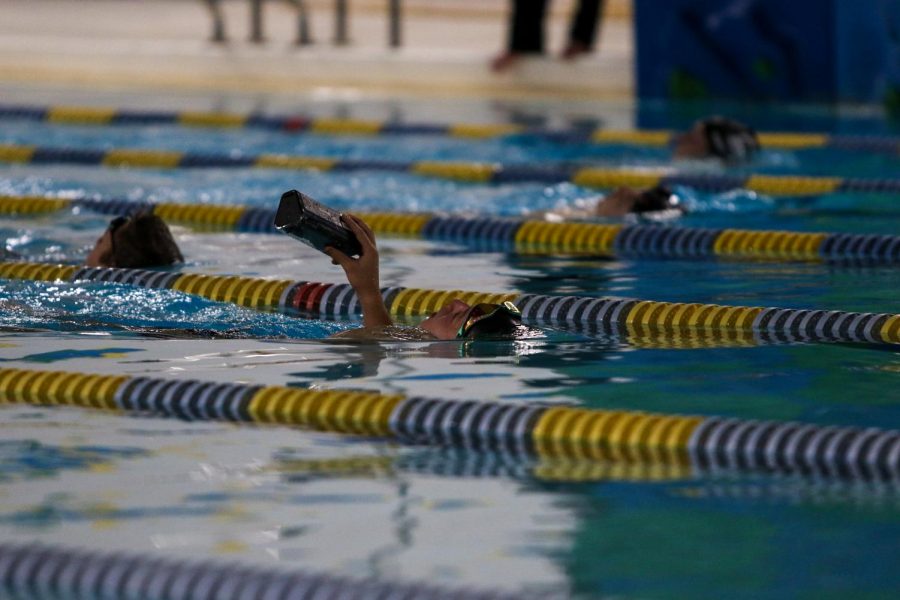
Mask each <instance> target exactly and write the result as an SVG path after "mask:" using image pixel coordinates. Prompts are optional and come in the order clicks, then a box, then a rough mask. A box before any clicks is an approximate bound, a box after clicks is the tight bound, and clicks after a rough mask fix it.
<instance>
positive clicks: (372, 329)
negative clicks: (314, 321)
mask: <svg viewBox="0 0 900 600" xmlns="http://www.w3.org/2000/svg"><path fill="white" fill-rule="evenodd" d="M341 219H342V220H343V222H344V224H346V225H347V227H349V228H350V231H352V232H353V233H354V235H356V239H357V240H359V243H360V246H361V247H362V252H361V253H360V256H359V258H351V257H350V256H347V255H346V254H344V253H343V252H341V251H340V250H338V249H336V248H333V247H331V246H328V247H326V248H325V253H326V254H328V256H330V257H331V261H332V263H333V264H336V265H340V266H341V268H343V269H344V273H345V274H346V275H347V281H348V282H349V283H350V285H351V286H352V287H353V290H354V291H355V292H356V296H357V298H358V299H359V304H360V306H361V307H362V314H363V327H362V329H355V330H350V331H345V332H342V333H339V334H337V335H335V336H332V337H339V338H355V339H370V340H371V339H406V340H434V339H438V340H455V339H469V338H473V337H479V336H487V335H500V336H503V335H506V336H508V335H510V334H512V333H514V332H515V330H516V326H517V325H518V324H519V322H520V321H521V319H522V315H521V313H520V312H519V310H518V309H517V308H516V307H515V305H513V304H512V303H511V302H505V303H503V304H487V303H483V304H476V305H475V306H471V305H469V304H467V303H466V302H463V301H462V300H460V299H458V298H457V299H455V300H453V301H452V302H450V303H448V304H446V305H445V306H443V307H442V308H441V309H440V310H438V311H437V312H435V313H434V314H432V315H431V316H430V317H428V318H427V319H425V320H424V321H422V322H421V323H420V324H419V326H418V327H397V326H395V325H394V321H393V319H391V315H390V313H389V312H388V309H387V306H385V304H384V299H383V298H382V296H381V283H380V280H379V274H378V262H379V260H378V248H377V246H376V244H375V234H374V233H373V232H372V229H371V228H370V227H369V226H368V225H366V224H365V222H363V221H362V219H360V218H359V217H356V216H354V215H351V214H344V215H342V216H341Z"/></svg>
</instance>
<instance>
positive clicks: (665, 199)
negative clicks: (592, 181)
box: [529, 185, 686, 221]
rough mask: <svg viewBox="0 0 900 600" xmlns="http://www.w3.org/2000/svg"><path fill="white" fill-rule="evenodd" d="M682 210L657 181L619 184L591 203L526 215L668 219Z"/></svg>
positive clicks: (675, 199) (533, 216)
mask: <svg viewBox="0 0 900 600" xmlns="http://www.w3.org/2000/svg"><path fill="white" fill-rule="evenodd" d="M685 212H686V210H685V208H684V206H683V205H682V203H681V200H680V199H679V198H678V195H677V194H675V193H674V192H672V190H671V189H669V188H668V187H666V186H664V185H657V186H654V187H652V188H647V189H635V188H630V187H620V188H617V189H616V190H614V191H612V192H610V193H609V194H607V195H606V196H605V197H603V198H599V199H597V200H596V203H594V204H593V206H590V205H589V206H588V207H585V208H579V207H566V208H563V209H560V210H554V211H551V212H545V213H532V214H531V215H529V217H530V218H542V219H545V220H547V221H564V220H567V219H590V218H592V217H603V218H617V217H625V216H627V215H640V216H643V217H647V218H650V219H671V218H677V217H680V216H681V215H682V214H684V213H685Z"/></svg>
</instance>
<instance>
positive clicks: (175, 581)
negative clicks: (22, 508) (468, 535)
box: [0, 543, 534, 600]
mask: <svg viewBox="0 0 900 600" xmlns="http://www.w3.org/2000/svg"><path fill="white" fill-rule="evenodd" d="M0 592H5V594H4V596H5V595H6V594H9V595H10V597H13V598H20V599H27V598H33V599H35V600H45V599H46V598H70V599H73V600H120V599H121V598H140V599H141V600H246V599H250V598H258V599H263V598H265V599H291V600H306V599H309V600H312V599H315V598H348V599H349V598H353V599H363V600H384V599H385V598H404V599H406V600H429V599H432V598H435V599H439V600H451V599H453V598H463V597H464V598H474V599H475V600H493V599H497V600H513V599H514V598H522V597H525V598H533V597H534V596H530V595H529V594H527V593H525V594H523V593H518V592H517V593H506V592H501V591H497V590H484V589H477V588H471V587H466V588H448V587H441V586H437V585H433V584H428V583H407V582H393V581H383V580H380V579H374V578H367V579H363V578H350V577H345V576H338V575H330V574H327V573H315V572H311V571H307V570H304V569H299V568H296V567H293V568H291V569H290V570H287V569H281V570H275V569H267V568H263V567H258V566H245V565H240V564H235V563H234V562H224V561H203V562H201V561H197V560H184V559H180V558H167V557H163V556H157V555H149V554H137V553H134V552H111V551H106V552H104V551H96V550H85V549H79V548H68V547H60V546H50V545H45V544H38V543H30V544H14V543H0Z"/></svg>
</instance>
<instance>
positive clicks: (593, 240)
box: [0, 196, 900, 264]
mask: <svg viewBox="0 0 900 600" xmlns="http://www.w3.org/2000/svg"><path fill="white" fill-rule="evenodd" d="M72 207H77V208H83V209H87V210H91V211H94V212H98V213H102V214H110V215H123V214H134V213H137V212H140V211H151V210H152V211H153V212H154V213H155V214H157V215H159V216H160V217H162V218H163V219H165V220H166V221H170V222H173V223H179V224H184V225H191V226H193V227H199V228H201V229H209V230H216V231H222V230H227V231H239V232H244V233H278V232H277V230H276V229H275V228H274V227H273V225H272V223H273V221H274V219H275V211H274V210H269V209H265V208H257V207H246V206H217V205H208V204H180V203H174V202H160V203H154V204H151V203H147V202H134V201H130V200H127V199H119V198H106V199H98V198H91V197H80V198H71V199H58V198H44V197H40V196H37V197H31V196H0V214H6V215H37V214H44V213H50V212H53V211H58V210H62V209H64V208H72ZM359 216H360V217H362V218H363V220H365V221H366V223H368V224H369V226H371V227H372V229H373V230H374V231H375V233H377V234H378V235H382V236H391V237H404V238H418V239H424V240H430V241H448V242H453V243H456V244H461V245H465V246H467V247H469V248H472V249H474V250H478V251H481V252H517V253H521V254H548V253H553V254H559V253H565V254H578V255H590V256H603V257H614V256H617V257H625V258H632V259H642V258H678V259H709V258H729V259H754V260H768V261H790V262H798V261H804V262H819V261H829V262H852V263H853V264H860V263H865V262H872V263H879V264H882V263H897V262H900V236H897V235H879V234H854V233H815V232H794V231H765V230H750V229H705V228H699V227H671V226H660V225H615V224H600V223H580V222H571V223H551V222H547V221H537V220H521V219H508V218H497V217H458V216H441V215H433V214H412V213H359Z"/></svg>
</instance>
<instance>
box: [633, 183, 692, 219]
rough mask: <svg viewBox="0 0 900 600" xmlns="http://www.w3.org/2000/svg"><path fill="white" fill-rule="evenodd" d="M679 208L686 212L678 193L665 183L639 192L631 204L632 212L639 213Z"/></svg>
mask: <svg viewBox="0 0 900 600" xmlns="http://www.w3.org/2000/svg"><path fill="white" fill-rule="evenodd" d="M667 210H678V211H681V212H684V206H683V205H682V204H681V200H680V199H679V198H678V195H676V194H675V193H673V192H672V190H670V189H669V188H667V187H666V186H664V185H657V186H655V187H652V188H650V189H649V190H644V191H643V192H641V193H640V194H638V196H637V198H636V199H635V201H634V204H633V205H632V206H631V212H633V213H637V214H643V213H654V212H662V211H667Z"/></svg>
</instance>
